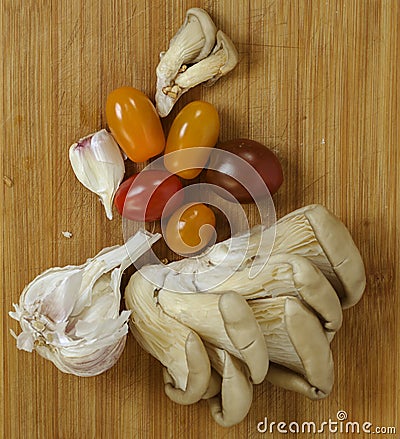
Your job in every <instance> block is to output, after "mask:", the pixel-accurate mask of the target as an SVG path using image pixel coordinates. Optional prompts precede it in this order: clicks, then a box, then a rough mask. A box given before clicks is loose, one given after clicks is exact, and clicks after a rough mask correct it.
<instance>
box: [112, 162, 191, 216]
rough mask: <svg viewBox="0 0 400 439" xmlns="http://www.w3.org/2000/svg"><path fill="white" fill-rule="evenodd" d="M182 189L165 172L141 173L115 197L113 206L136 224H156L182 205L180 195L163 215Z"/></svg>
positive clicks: (130, 179) (128, 182) (177, 180)
mask: <svg viewBox="0 0 400 439" xmlns="http://www.w3.org/2000/svg"><path fill="white" fill-rule="evenodd" d="M180 189H182V183H181V181H180V180H179V178H178V177H177V176H176V175H172V174H170V173H169V172H166V171H155V170H152V171H142V172H139V173H138V174H134V175H132V177H130V178H128V179H127V180H126V181H124V182H123V183H122V184H121V186H120V187H119V188H118V190H117V193H116V194H115V198H114V204H115V206H116V208H117V210H118V212H119V213H120V214H121V215H122V216H123V217H124V218H128V219H130V220H133V221H155V220H158V219H160V218H161V215H162V214H165V215H167V216H168V215H170V214H171V213H172V212H174V211H175V210H176V209H177V208H178V207H179V206H180V205H181V204H182V201H183V193H182V192H180V194H178V195H177V196H176V197H174V199H173V200H172V201H171V203H169V204H168V209H167V210H166V212H163V210H164V207H165V205H166V204H167V202H168V201H169V199H170V198H171V197H172V196H173V195H174V194H175V193H176V192H178V191H180Z"/></svg>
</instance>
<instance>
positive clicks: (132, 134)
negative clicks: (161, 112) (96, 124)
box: [106, 87, 165, 162]
mask: <svg viewBox="0 0 400 439" xmlns="http://www.w3.org/2000/svg"><path fill="white" fill-rule="evenodd" d="M106 117H107V123H108V126H109V128H110V130H111V133H112V134H113V136H114V137H115V140H116V141H117V142H118V144H119V146H120V147H121V148H122V149H123V151H124V152H125V154H126V155H127V156H128V157H129V158H130V159H131V160H132V161H133V162H144V161H146V160H148V159H149V158H150V157H154V156H155V155H158V154H160V153H161V152H162V151H163V149H164V146H165V137H164V132H163V129H162V126H161V121H160V118H159V116H158V114H157V111H156V109H155V108H154V106H153V104H152V103H151V101H150V99H149V98H148V97H147V96H146V95H145V94H143V93H142V92H141V91H139V90H136V89H135V88H133V87H121V88H117V89H116V90H114V91H112V92H111V93H110V94H109V95H108V98H107V104H106Z"/></svg>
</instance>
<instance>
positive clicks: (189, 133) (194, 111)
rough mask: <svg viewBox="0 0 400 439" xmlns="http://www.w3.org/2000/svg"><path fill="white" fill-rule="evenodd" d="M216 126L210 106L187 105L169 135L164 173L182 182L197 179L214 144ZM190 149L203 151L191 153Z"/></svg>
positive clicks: (197, 102)
mask: <svg viewBox="0 0 400 439" xmlns="http://www.w3.org/2000/svg"><path fill="white" fill-rule="evenodd" d="M219 126H220V122H219V116H218V112H217V110H216V108H215V107H214V106H213V105H211V104H209V103H208V102H204V101H193V102H190V103H189V104H188V105H186V106H185V107H184V108H183V109H182V110H181V111H180V112H179V113H178V115H177V116H176V118H175V119H174V121H173V122H172V125H171V128H170V130H169V133H168V137H167V143H166V147H165V156H164V165H165V167H166V169H168V171H170V172H171V173H173V174H177V175H179V176H180V177H182V178H185V179H189V180H190V179H192V178H195V177H197V176H198V175H199V174H200V172H201V170H202V168H203V167H204V166H205V164H206V163H207V160H208V158H209V155H210V152H211V148H212V147H213V146H214V145H215V144H216V143H217V140H218V135H219ZM193 147H203V148H202V149H197V150H196V149H194V150H191V148H193ZM169 153H174V154H170V155H168V154H169ZM188 168H189V169H188Z"/></svg>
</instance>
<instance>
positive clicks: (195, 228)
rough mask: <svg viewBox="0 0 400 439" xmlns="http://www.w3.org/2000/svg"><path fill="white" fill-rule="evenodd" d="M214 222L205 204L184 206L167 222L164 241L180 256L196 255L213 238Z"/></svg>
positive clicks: (212, 213) (212, 215)
mask: <svg viewBox="0 0 400 439" xmlns="http://www.w3.org/2000/svg"><path fill="white" fill-rule="evenodd" d="M215 222H216V221H215V215H214V212H213V211H212V210H211V209H210V208H209V207H208V206H206V205H205V204H202V203H195V204H193V203H191V204H185V205H184V206H181V207H180V208H179V209H178V210H176V211H175V212H174V213H173V214H172V215H171V217H170V219H169V220H168V223H167V226H166V230H165V241H166V243H167V245H168V247H169V248H170V249H171V250H173V251H174V252H175V253H178V254H180V255H190V254H193V253H197V252H199V251H200V250H203V249H204V247H206V246H207V244H208V243H209V242H210V240H211V238H212V237H213V236H215ZM203 226H205V227H203Z"/></svg>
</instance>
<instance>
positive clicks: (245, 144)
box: [205, 139, 283, 203]
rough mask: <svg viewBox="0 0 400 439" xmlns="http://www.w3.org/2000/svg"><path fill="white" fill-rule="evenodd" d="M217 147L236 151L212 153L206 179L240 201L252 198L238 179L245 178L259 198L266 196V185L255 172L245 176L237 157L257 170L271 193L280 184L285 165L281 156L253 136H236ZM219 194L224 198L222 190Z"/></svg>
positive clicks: (243, 201)
mask: <svg viewBox="0 0 400 439" xmlns="http://www.w3.org/2000/svg"><path fill="white" fill-rule="evenodd" d="M218 149H222V150H224V151H228V152H230V153H233V154H234V156H230V155H229V154H227V155H224V154H214V155H213V154H211V157H210V162H209V166H208V167H209V169H208V170H207V173H206V177H205V179H206V182H207V183H210V184H214V185H216V186H219V187H222V188H223V189H225V190H227V191H228V192H229V193H230V194H232V195H233V196H234V197H235V198H236V199H237V200H238V201H239V202H240V203H250V202H252V201H253V198H252V196H251V195H250V193H249V192H248V191H247V190H246V188H245V187H244V186H243V185H242V184H241V183H239V181H242V182H244V181H246V182H247V184H246V186H247V187H248V188H249V190H252V191H253V192H254V196H255V197H256V198H257V197H260V196H261V197H262V196H264V195H265V186H264V185H262V184H260V180H259V179H258V177H257V175H256V174H254V175H251V174H249V175H246V178H245V179H244V178H243V175H240V171H239V170H238V163H237V159H236V160H235V156H238V157H240V158H242V159H243V160H245V161H246V162H248V163H249V164H250V165H251V166H252V167H253V168H254V169H255V171H256V172H257V173H258V174H259V175H260V176H261V178H262V180H263V181H264V182H265V184H266V185H267V187H268V189H269V191H270V193H271V195H272V194H274V193H275V192H276V191H277V190H278V189H279V187H280V186H281V184H282V182H283V172H282V166H281V164H280V162H279V159H278V157H277V156H276V155H275V154H274V153H273V152H272V151H271V150H270V149H268V148H267V147H266V146H264V145H263V144H261V143H259V142H256V141H254V140H250V139H235V140H230V141H227V142H225V143H221V144H219V145H218ZM238 180H239V181H238ZM217 192H218V191H217ZM218 193H219V194H220V195H221V196H222V197H224V194H223V191H221V192H218ZM224 198H226V197H224Z"/></svg>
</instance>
